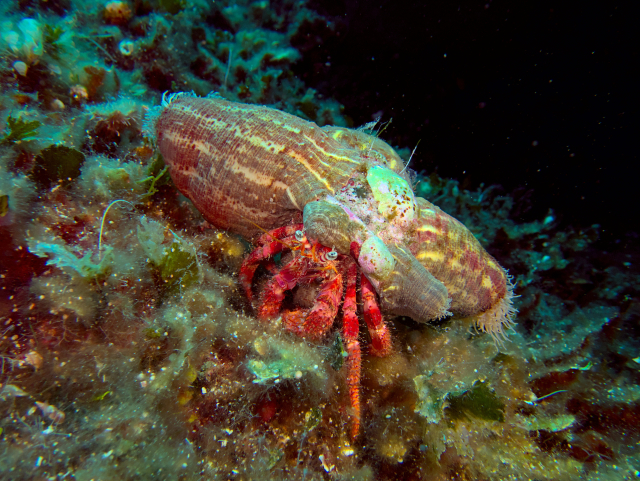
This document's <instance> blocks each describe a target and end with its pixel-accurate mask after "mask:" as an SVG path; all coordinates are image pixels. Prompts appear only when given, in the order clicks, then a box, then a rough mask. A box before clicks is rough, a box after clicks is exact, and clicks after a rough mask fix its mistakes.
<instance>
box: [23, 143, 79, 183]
mask: <svg viewBox="0 0 640 481" xmlns="http://www.w3.org/2000/svg"><path fill="white" fill-rule="evenodd" d="M84 160H85V157H84V154H83V153H82V152H79V151H77V150H75V149H72V148H69V147H65V146H64V145H51V146H49V147H47V148H46V149H43V150H42V152H40V155H38V156H36V161H35V166H34V168H33V171H32V173H31V178H32V180H33V181H34V182H35V183H36V184H38V186H39V187H40V188H41V189H48V188H49V187H51V185H52V184H58V183H60V184H62V185H66V184H69V183H70V182H72V181H73V180H75V179H76V178H77V177H79V176H80V172H81V171H80V168H81V167H82V164H84Z"/></svg>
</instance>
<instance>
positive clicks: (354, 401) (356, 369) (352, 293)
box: [342, 262, 361, 439]
mask: <svg viewBox="0 0 640 481" xmlns="http://www.w3.org/2000/svg"><path fill="white" fill-rule="evenodd" d="M357 275H358V266H357V265H356V263H355V262H352V263H351V265H350V266H349V270H348V271H347V291H346V293H345V297H344V303H343V305H342V338H343V343H344V346H345V349H346V351H347V386H348V388H349V399H350V400H351V411H352V416H353V421H352V424H351V438H352V439H355V438H356V437H358V433H359V432H360V365H361V353H360V341H358V332H359V330H360V323H359V322H358V315H357V304H356V280H357Z"/></svg>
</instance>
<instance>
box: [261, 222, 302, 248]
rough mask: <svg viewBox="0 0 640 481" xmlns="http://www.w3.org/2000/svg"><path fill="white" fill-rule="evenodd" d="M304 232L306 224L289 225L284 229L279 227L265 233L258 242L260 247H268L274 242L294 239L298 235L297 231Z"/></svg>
mask: <svg viewBox="0 0 640 481" xmlns="http://www.w3.org/2000/svg"><path fill="white" fill-rule="evenodd" d="M298 230H304V224H289V225H285V226H282V227H278V228H277V229H273V230H270V231H269V232H265V233H264V234H262V235H261V236H260V237H258V240H257V241H256V244H258V245H260V246H261V245H266V244H269V243H271V242H273V241H274V240H276V239H278V240H280V239H284V238H285V237H292V236H295V235H296V231H298Z"/></svg>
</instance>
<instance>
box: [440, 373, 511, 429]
mask: <svg viewBox="0 0 640 481" xmlns="http://www.w3.org/2000/svg"><path fill="white" fill-rule="evenodd" d="M447 404H448V406H447V407H446V408H445V414H446V415H447V417H448V418H449V419H452V420H459V419H469V416H468V415H471V416H473V417H475V418H479V419H484V420H487V421H500V422H504V403H503V402H502V401H500V399H498V396H496V394H495V392H493V391H492V390H491V389H489V386H488V385H487V383H485V382H482V381H476V382H475V383H474V385H473V387H472V388H471V389H469V390H468V391H465V392H464V393H462V394H460V395H452V394H449V396H447Z"/></svg>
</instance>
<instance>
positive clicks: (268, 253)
mask: <svg viewBox="0 0 640 481" xmlns="http://www.w3.org/2000/svg"><path fill="white" fill-rule="evenodd" d="M302 229H304V226H303V224H289V225H285V226H283V227H279V228H277V229H273V230H271V231H269V232H265V233H264V234H262V235H261V236H260V237H259V238H258V240H257V241H256V244H257V245H258V247H256V248H255V249H254V250H253V251H252V252H251V253H250V254H249V255H248V256H247V258H246V259H245V260H244V262H243V263H242V266H241V267H240V282H241V283H242V287H243V288H244V291H245V293H246V295H247V299H249V301H251V300H252V299H253V292H252V290H251V286H252V284H253V276H254V275H255V273H256V269H257V268H258V266H259V265H260V263H261V262H262V261H264V260H265V259H269V258H271V257H273V256H274V255H276V254H279V253H280V252H282V251H283V250H285V249H290V248H291V246H293V245H294V244H295V243H296V238H295V235H296V231H298V230H302Z"/></svg>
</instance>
